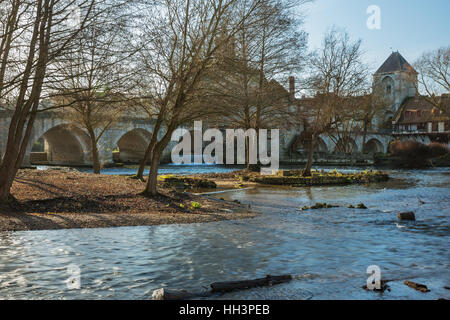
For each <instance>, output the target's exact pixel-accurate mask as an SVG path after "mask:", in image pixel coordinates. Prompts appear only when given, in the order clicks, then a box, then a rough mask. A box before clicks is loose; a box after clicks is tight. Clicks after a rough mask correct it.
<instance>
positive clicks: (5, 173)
mask: <svg viewBox="0 0 450 320" xmlns="http://www.w3.org/2000/svg"><path fill="white" fill-rule="evenodd" d="M14 176H15V169H14V167H12V166H5V164H3V165H2V167H1V169H0V206H2V205H8V204H9V203H10V201H11V200H12V196H11V187H12V184H13V181H14Z"/></svg>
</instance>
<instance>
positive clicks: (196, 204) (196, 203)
mask: <svg viewBox="0 0 450 320" xmlns="http://www.w3.org/2000/svg"><path fill="white" fill-rule="evenodd" d="M201 207H202V204H201V203H199V202H192V205H191V208H192V209H200V208H201Z"/></svg>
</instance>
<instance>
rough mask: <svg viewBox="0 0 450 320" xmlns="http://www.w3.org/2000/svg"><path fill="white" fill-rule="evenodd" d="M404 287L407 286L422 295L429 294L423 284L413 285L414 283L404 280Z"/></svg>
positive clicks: (428, 290)
mask: <svg viewBox="0 0 450 320" xmlns="http://www.w3.org/2000/svg"><path fill="white" fill-rule="evenodd" d="M405 285H407V286H408V287H410V288H413V289H416V290H417V291H420V292H423V293H427V292H430V289H428V287H427V286H426V285H424V284H420V283H415V282H412V281H408V280H406V281H405Z"/></svg>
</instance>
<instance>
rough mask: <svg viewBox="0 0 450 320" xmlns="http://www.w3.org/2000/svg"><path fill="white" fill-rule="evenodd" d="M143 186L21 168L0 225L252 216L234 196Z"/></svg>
mask: <svg viewBox="0 0 450 320" xmlns="http://www.w3.org/2000/svg"><path fill="white" fill-rule="evenodd" d="M144 187H145V184H143V183H142V182H139V181H137V180H133V179H130V178H128V177H124V176H109V175H92V174H86V173H80V172H75V171H69V172H66V171H61V170H48V171H37V170H21V171H20V172H19V174H18V175H17V178H16V180H15V182H14V185H13V187H12V194H13V196H14V197H15V198H16V199H17V202H16V203H14V204H13V205H12V206H11V208H0V231H24V230H55V229H74V228H106V227H121V226H150V225H161V224H186V223H201V222H213V221H223V220H232V219H244V218H252V217H255V216H256V214H255V213H252V212H249V211H248V210H247V208H245V207H244V206H241V205H239V204H236V203H233V202H227V201H223V200H218V199H215V198H212V197H206V196H201V195H193V194H189V193H179V192H176V191H174V190H171V189H166V188H160V192H161V195H160V196H159V197H157V198H148V197H144V196H142V195H140V192H141V191H142V190H143V189H144ZM193 203H199V204H201V208H194V207H193V206H192V204H193Z"/></svg>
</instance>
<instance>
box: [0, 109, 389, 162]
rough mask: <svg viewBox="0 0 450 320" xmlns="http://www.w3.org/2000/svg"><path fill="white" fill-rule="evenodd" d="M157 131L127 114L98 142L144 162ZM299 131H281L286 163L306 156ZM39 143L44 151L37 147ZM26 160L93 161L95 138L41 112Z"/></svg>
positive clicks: (324, 141) (379, 144)
mask: <svg viewBox="0 0 450 320" xmlns="http://www.w3.org/2000/svg"><path fill="white" fill-rule="evenodd" d="M10 119H11V113H8V112H5V111H3V112H0V155H3V152H4V150H5V147H6V139H7V133H8V128H9V123H10ZM153 129H154V124H153V123H152V121H149V120H148V119H145V118H139V117H131V116H130V117H123V118H122V119H120V120H119V121H118V122H117V123H115V124H114V125H113V126H111V127H110V128H109V129H108V130H107V131H106V132H105V133H104V134H103V136H102V138H101V139H100V141H99V143H98V149H99V157H100V161H101V163H103V164H108V163H113V162H121V163H137V162H139V161H140V160H141V159H142V156H143V154H144V152H145V149H146V147H147V146H148V143H149V141H150V139H151V137H152V134H153ZM163 133H164V132H163V131H161V132H159V133H158V135H159V136H161V135H162V134H163ZM299 135H300V133H299V132H296V131H294V130H292V131H286V130H284V131H281V132H280V161H282V162H292V161H296V160H303V159H302V156H301V153H302V147H301V146H299V147H298V148H297V149H296V150H292V145H293V143H295V141H296V140H297V139H298V137H299ZM392 140H393V136H392V135H391V134H390V133H370V134H368V135H367V136H366V140H365V141H366V142H365V144H363V137H362V136H357V137H356V139H350V140H348V141H339V142H338V143H336V142H335V141H332V139H330V138H329V137H327V136H321V137H320V139H319V142H318V146H317V152H318V153H320V154H321V155H323V156H324V157H329V156H330V155H333V154H342V153H344V152H343V151H344V150H345V152H346V153H359V154H362V153H365V154H375V153H386V152H387V151H388V148H389V144H390V142H391V141H392ZM174 144H175V143H174V142H172V143H171V144H170V145H169V146H168V147H167V148H166V150H165V151H164V153H163V157H162V161H164V162H170V154H171V150H172V147H173V145H174ZM36 145H37V146H39V147H40V149H38V150H36ZM204 146H205V145H204ZM293 151H294V152H293ZM303 151H304V150H303ZM348 151H350V152H348ZM293 153H294V154H293ZM24 164H25V165H28V164H50V165H71V166H89V165H92V152H91V144H90V141H89V136H88V134H87V133H86V131H85V130H83V129H81V128H80V127H78V126H76V125H73V124H70V123H68V122H67V121H65V120H63V119H62V118H61V117H60V116H59V115H58V113H57V112H42V113H39V114H38V116H37V118H36V121H35V124H34V127H33V132H32V135H31V138H30V141H29V145H28V148H27V152H26V155H25V160H24Z"/></svg>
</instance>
